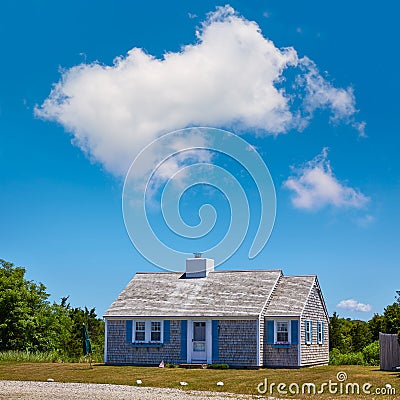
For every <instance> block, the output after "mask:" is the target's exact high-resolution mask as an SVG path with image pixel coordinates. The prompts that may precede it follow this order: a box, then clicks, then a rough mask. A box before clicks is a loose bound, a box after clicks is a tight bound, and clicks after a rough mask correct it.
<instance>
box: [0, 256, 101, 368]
mask: <svg viewBox="0 0 400 400" xmlns="http://www.w3.org/2000/svg"><path fill="white" fill-rule="evenodd" d="M25 272H26V271H25V269H24V268H21V267H15V266H14V264H12V263H10V262H7V261H4V260H0V351H7V350H22V351H45V352H46V351H56V352H57V353H58V354H59V355H61V356H62V357H63V358H66V359H70V360H77V359H79V358H80V357H81V356H82V346H81V340H82V338H81V327H82V323H85V324H86V326H87V327H88V330H89V334H90V336H91V340H92V343H93V346H94V352H95V353H97V355H96V356H97V357H101V354H102V351H103V347H104V322H103V321H102V320H101V319H99V318H97V315H96V313H95V309H94V308H92V309H91V310H89V309H87V308H86V307H85V309H84V310H82V309H81V308H72V307H71V306H70V304H69V303H68V297H63V298H62V299H61V302H60V304H57V303H53V304H50V302H49V301H48V298H49V296H50V295H49V294H48V293H47V292H46V287H45V286H44V285H43V284H42V283H39V284H36V283H34V282H33V281H28V280H26V279H25ZM99 359H100V358H99Z"/></svg>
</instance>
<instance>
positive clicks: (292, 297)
mask: <svg viewBox="0 0 400 400" xmlns="http://www.w3.org/2000/svg"><path fill="white" fill-rule="evenodd" d="M316 279H317V277H316V275H308V276H282V277H281V279H280V280H279V284H278V285H277V286H276V288H275V290H274V292H273V293H272V296H271V300H270V302H269V303H268V307H267V311H266V316H267V317H279V316H285V317H291V316H297V317H299V316H300V315H301V313H302V312H303V309H304V306H305V304H306V301H307V298H308V296H309V294H310V290H311V288H312V287H313V285H314V284H315V282H316Z"/></svg>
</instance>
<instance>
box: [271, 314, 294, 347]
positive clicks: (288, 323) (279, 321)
mask: <svg viewBox="0 0 400 400" xmlns="http://www.w3.org/2000/svg"><path fill="white" fill-rule="evenodd" d="M282 322H284V323H286V325H287V332H288V340H287V342H278V323H282ZM274 324H275V326H274V344H278V345H279V344H290V343H291V337H292V332H291V327H292V324H291V321H288V320H279V319H278V320H275V321H274Z"/></svg>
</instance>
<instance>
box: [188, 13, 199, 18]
mask: <svg viewBox="0 0 400 400" xmlns="http://www.w3.org/2000/svg"><path fill="white" fill-rule="evenodd" d="M188 16H189V18H190V19H195V18H197V15H196V14H192V13H188Z"/></svg>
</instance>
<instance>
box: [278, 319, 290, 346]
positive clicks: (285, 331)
mask: <svg viewBox="0 0 400 400" xmlns="http://www.w3.org/2000/svg"><path fill="white" fill-rule="evenodd" d="M288 325H289V323H288V322H287V321H277V322H276V341H277V342H280V343H288V342H289V327H288Z"/></svg>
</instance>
